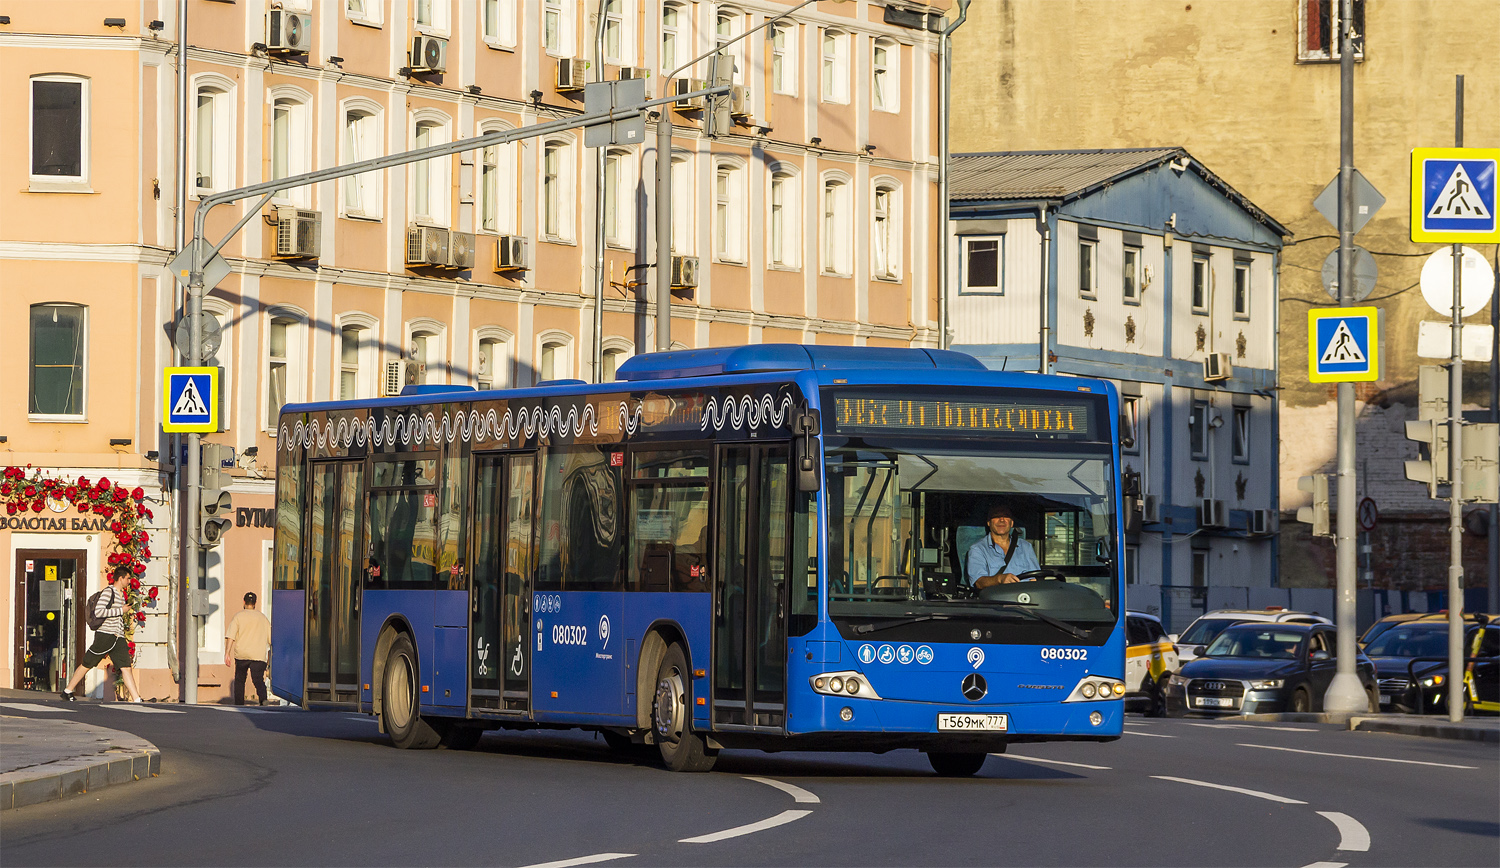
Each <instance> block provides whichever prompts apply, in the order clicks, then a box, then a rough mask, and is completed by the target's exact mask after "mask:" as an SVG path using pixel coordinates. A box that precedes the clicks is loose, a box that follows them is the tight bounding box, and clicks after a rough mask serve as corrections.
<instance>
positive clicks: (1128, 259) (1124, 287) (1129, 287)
mask: <svg viewBox="0 0 1500 868" xmlns="http://www.w3.org/2000/svg"><path fill="white" fill-rule="evenodd" d="M1145 260H1146V251H1145V250H1143V249H1142V248H1140V247H1137V246H1136V245H1134V244H1127V245H1125V246H1124V248H1123V249H1122V251H1121V253H1120V299H1121V300H1122V301H1124V302H1125V303H1126V304H1137V305H1138V304H1140V303H1141V293H1142V291H1143V290H1144V289H1145V286H1144V285H1143V281H1144V279H1145V275H1146V271H1145Z"/></svg>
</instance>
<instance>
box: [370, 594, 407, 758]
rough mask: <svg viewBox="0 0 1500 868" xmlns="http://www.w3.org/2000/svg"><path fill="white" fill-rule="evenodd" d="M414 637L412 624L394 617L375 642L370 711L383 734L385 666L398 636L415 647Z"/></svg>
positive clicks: (386, 623) (386, 624) (382, 628)
mask: <svg viewBox="0 0 1500 868" xmlns="http://www.w3.org/2000/svg"><path fill="white" fill-rule="evenodd" d="M414 635H415V634H414V633H412V629H411V625H410V624H408V623H406V621H404V620H403V619H401V618H399V617H393V618H391V619H389V620H388V621H386V622H385V623H384V624H383V625H381V627H380V638H378V639H376V640H375V653H374V659H373V660H371V670H372V671H371V673H370V676H371V677H370V688H371V699H372V700H373V704H372V706H371V709H370V710H371V711H373V712H374V713H375V719H376V720H377V721H380V731H381V732H385V721H384V719H383V717H382V716H381V711H382V710H383V706H384V699H385V666H386V662H387V660H388V659H389V658H390V654H391V645H392V644H393V643H394V642H395V641H396V638H397V637H398V636H405V637H407V641H408V642H412V645H413V647H415V646H416V643H415V642H414V641H412V636H414Z"/></svg>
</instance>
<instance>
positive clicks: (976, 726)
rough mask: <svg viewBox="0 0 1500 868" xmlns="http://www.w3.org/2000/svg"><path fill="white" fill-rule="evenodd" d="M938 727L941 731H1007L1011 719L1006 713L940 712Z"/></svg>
mask: <svg viewBox="0 0 1500 868" xmlns="http://www.w3.org/2000/svg"><path fill="white" fill-rule="evenodd" d="M937 728H938V730H939V731H940V732H944V731H960V732H1005V731H1006V730H1007V729H1009V728H1010V719H1009V717H1008V716H1007V715H1004V714H939V715H938V719H937Z"/></svg>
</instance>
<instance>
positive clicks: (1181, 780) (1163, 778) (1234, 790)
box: [1151, 775, 1307, 805]
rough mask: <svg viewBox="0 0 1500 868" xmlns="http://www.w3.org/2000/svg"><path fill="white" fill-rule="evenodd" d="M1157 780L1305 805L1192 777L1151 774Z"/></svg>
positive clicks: (1272, 795)
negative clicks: (1196, 779)
mask: <svg viewBox="0 0 1500 868" xmlns="http://www.w3.org/2000/svg"><path fill="white" fill-rule="evenodd" d="M1151 777H1153V778H1156V779H1157V780H1159V781H1176V782H1177V783H1179V784H1192V785H1193V786H1195V787H1208V788H1209V789H1214V790H1224V791H1226V792H1230V793H1241V794H1243V795H1246V796H1254V797H1256V798H1257V799H1265V800H1266V801H1268V802H1280V803H1281V804H1283V805H1305V804H1307V802H1303V801H1299V800H1297V799H1288V798H1287V797H1286V796H1278V795H1276V794H1275V793H1263V792H1261V791H1260V790H1247V789H1245V788H1243V787H1231V786H1228V785H1227V784H1211V783H1209V782H1208V781H1195V780H1193V779H1192V778H1174V777H1168V776H1167V775H1152V776H1151Z"/></svg>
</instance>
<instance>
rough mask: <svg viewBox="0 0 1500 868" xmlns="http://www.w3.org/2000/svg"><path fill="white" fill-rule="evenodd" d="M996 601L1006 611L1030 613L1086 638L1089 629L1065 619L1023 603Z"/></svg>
mask: <svg viewBox="0 0 1500 868" xmlns="http://www.w3.org/2000/svg"><path fill="white" fill-rule="evenodd" d="M996 602H998V603H999V605H1001V606H1004V607H1005V609H1006V611H1009V612H1021V613H1023V614H1026V615H1030V616H1031V617H1033V618H1035V619H1037V620H1038V621H1041V622H1042V623H1044V624H1050V625H1052V626H1053V627H1056V628H1057V629H1059V630H1061V631H1063V632H1064V633H1067V634H1068V635H1070V636H1075V637H1077V638H1079V639H1087V638H1088V637H1089V631H1087V630H1085V629H1083V628H1081V627H1076V626H1074V625H1072V624H1069V623H1068V622H1067V621H1061V620H1058V619H1057V618H1054V617H1052V616H1051V615H1048V614H1047V613H1045V612H1037V611H1034V610H1032V609H1029V608H1027V606H1026V604H1025V603H1014V602H1010V601H1008V600H999V601H996Z"/></svg>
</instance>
